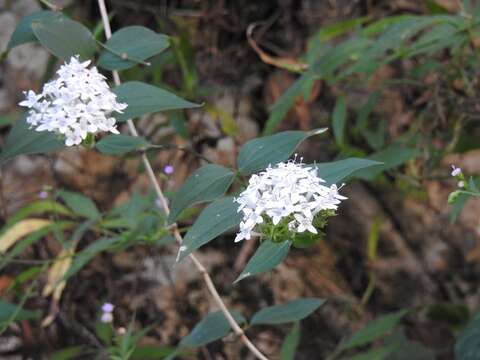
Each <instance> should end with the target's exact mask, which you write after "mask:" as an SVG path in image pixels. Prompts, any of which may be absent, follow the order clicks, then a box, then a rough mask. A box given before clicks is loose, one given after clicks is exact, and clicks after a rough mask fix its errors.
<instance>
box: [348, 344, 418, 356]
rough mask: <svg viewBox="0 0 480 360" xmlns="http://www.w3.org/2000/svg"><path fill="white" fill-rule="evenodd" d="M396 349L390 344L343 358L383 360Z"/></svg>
mask: <svg viewBox="0 0 480 360" xmlns="http://www.w3.org/2000/svg"><path fill="white" fill-rule="evenodd" d="M394 350H395V346H392V345H390V346H385V347H381V348H379V349H375V350H370V351H367V352H363V353H360V354H357V355H354V356H352V357H349V358H342V360H383V359H386V358H387V356H388V355H390V354H391V353H392V351H394ZM405 359H407V358H405ZM408 359H409V358H408ZM409 360H410V359H409Z"/></svg>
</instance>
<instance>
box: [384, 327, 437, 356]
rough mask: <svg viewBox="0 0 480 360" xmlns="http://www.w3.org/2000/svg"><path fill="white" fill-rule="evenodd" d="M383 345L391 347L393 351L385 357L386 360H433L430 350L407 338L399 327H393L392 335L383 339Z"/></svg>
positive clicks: (432, 353)
mask: <svg viewBox="0 0 480 360" xmlns="http://www.w3.org/2000/svg"><path fill="white" fill-rule="evenodd" d="M385 345H386V346H389V347H391V348H393V351H392V352H391V353H390V354H388V356H387V357H386V359H387V360H403V359H408V360H435V354H434V352H433V351H432V350H430V349H428V348H426V347H425V346H423V345H421V344H420V343H418V342H416V341H412V340H409V339H408V338H407V337H406V336H405V332H404V330H403V329H402V328H401V327H399V328H398V329H395V330H394V331H393V333H392V335H390V336H389V337H387V338H386V339H385Z"/></svg>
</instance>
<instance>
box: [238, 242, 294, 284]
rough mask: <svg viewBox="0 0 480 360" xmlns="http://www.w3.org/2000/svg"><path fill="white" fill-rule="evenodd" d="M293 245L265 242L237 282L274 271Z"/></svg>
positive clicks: (289, 243)
mask: <svg viewBox="0 0 480 360" xmlns="http://www.w3.org/2000/svg"><path fill="white" fill-rule="evenodd" d="M246 241H248V240H246ZM291 244H292V243H291V242H290V241H288V240H286V241H283V242H273V241H271V240H269V239H266V240H263V241H262V243H261V244H260V246H259V247H258V249H257V251H256V252H255V254H253V256H252V257H251V259H250V260H249V261H248V263H247V265H246V266H245V268H244V269H243V271H242V272H241V273H240V275H239V276H238V278H237V279H236V280H235V282H238V281H240V280H243V279H245V278H247V277H249V276H252V275H257V274H260V273H262V272H265V271H269V270H271V269H273V268H274V267H275V266H277V265H278V264H280V263H281V262H282V261H283V260H284V259H285V258H286V257H287V254H288V251H289V250H290V246H291Z"/></svg>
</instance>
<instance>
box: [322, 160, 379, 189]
mask: <svg viewBox="0 0 480 360" xmlns="http://www.w3.org/2000/svg"><path fill="white" fill-rule="evenodd" d="M381 164H382V163H380V162H378V161H373V160H369V159H360V158H348V159H344V160H338V161H332V162H328V163H320V164H316V165H315V166H316V167H317V169H318V176H320V177H321V178H322V179H324V180H325V181H326V183H327V184H329V185H330V184H336V183H339V182H340V181H342V180H344V179H346V178H347V177H349V176H350V175H352V174H354V173H355V172H356V171H358V170H361V169H366V168H369V167H372V166H379V165H381Z"/></svg>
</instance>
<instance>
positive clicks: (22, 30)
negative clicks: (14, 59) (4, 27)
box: [7, 10, 64, 50]
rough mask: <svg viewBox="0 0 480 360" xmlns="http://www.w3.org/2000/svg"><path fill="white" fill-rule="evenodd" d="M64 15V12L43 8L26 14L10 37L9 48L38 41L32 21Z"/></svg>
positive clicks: (58, 17) (53, 18)
mask: <svg viewBox="0 0 480 360" xmlns="http://www.w3.org/2000/svg"><path fill="white" fill-rule="evenodd" d="M63 17H64V15H63V14H62V13H58V12H54V11H49V10H41V11H37V12H34V13H33V14H30V15H28V16H25V17H24V18H22V20H20V22H19V23H18V25H17V27H16V28H15V31H14V32H13V34H12V36H11V37H10V41H9V42H8V45H7V50H10V49H13V48H14V47H15V46H18V45H22V44H25V43H29V42H34V41H37V38H36V37H35V35H34V34H33V31H32V23H34V22H41V21H48V20H56V19H60V18H63Z"/></svg>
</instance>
